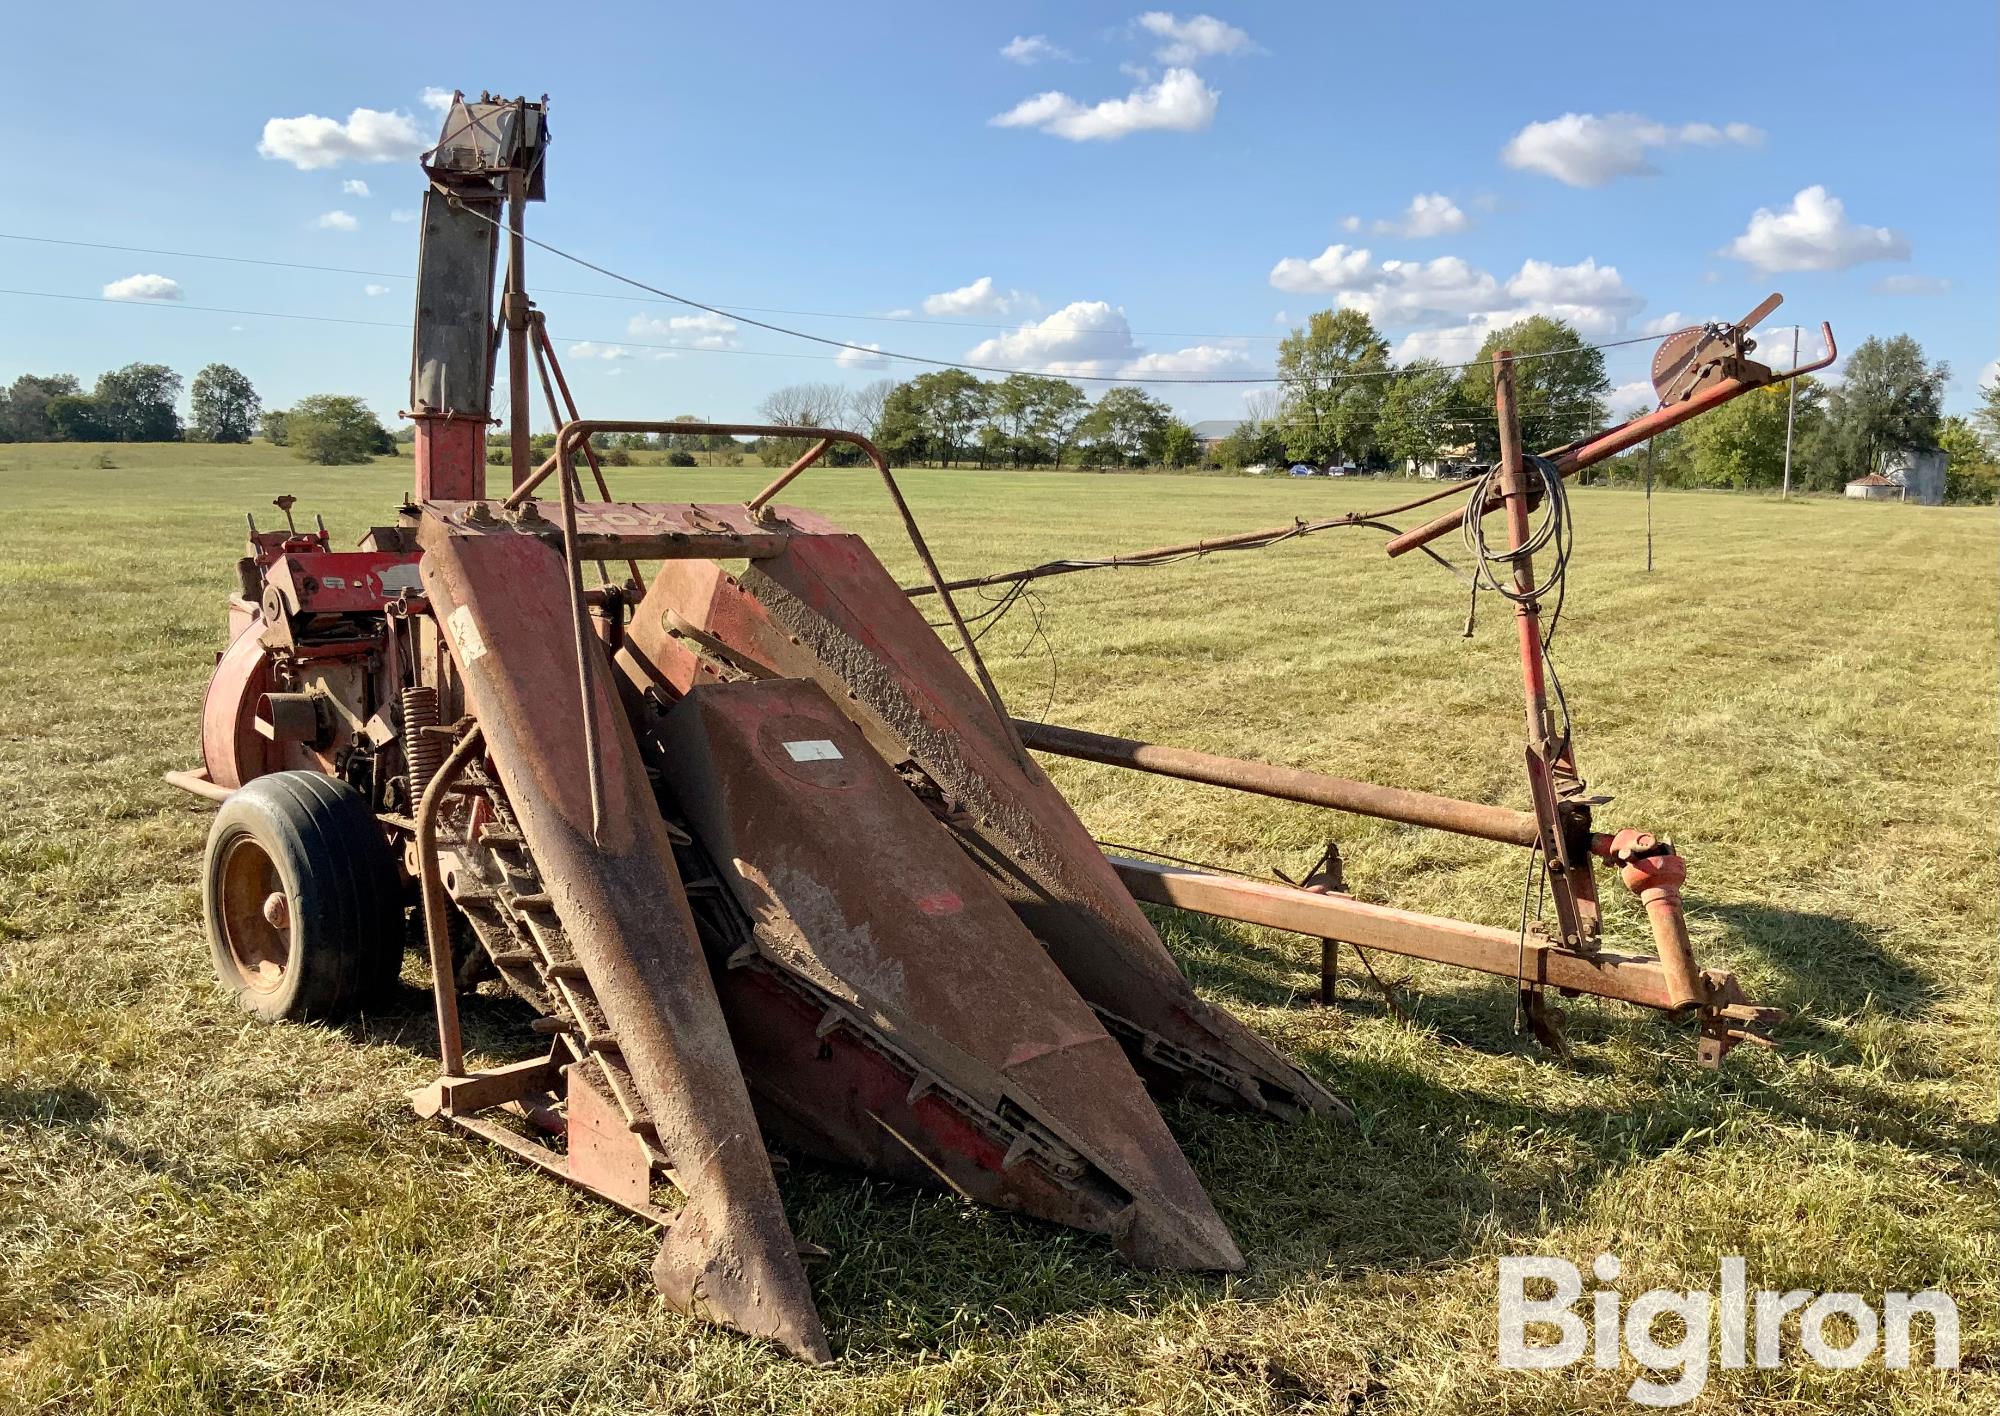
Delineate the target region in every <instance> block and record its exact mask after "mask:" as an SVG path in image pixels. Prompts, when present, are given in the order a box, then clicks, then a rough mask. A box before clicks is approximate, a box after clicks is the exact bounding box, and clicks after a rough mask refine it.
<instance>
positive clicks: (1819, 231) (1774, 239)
mask: <svg viewBox="0 0 2000 1416" xmlns="http://www.w3.org/2000/svg"><path fill="white" fill-rule="evenodd" d="M1722 254H1723V255H1725V256H1730V257H1732V258H1734V259H1736V260H1739V261H1747V262H1748V263H1749V264H1751V265H1753V266H1755V267H1756V268H1757V269H1758V270H1761V271H1765V272H1772V273H1774V272H1777V271H1786V270H1846V269H1847V268H1848V267H1849V266H1856V265H1860V264H1861V263H1862V262H1863V261H1906V260H1908V259H1909V258H1910V240H1909V238H1908V237H1907V236H1905V235H1903V233H1902V232H1900V231H1892V230H1890V229H1889V228H1888V227H1886V226H1861V225H1858V224H1856V223H1854V222H1851V221H1849V220H1848V219H1847V208H1846V206H1845V205H1843V204H1842V202H1841V200H1840V198H1838V197H1836V196H1833V195H1832V194H1831V193H1829V192H1828V191H1827V190H1826V188H1824V187H1820V186H1812V187H1807V188H1806V189H1805V190H1804V191H1802V192H1800V193H1799V194H1798V195H1797V196H1795V197H1793V198H1792V204H1791V205H1790V206H1788V207H1786V208H1785V209H1784V210H1783V211H1772V210H1771V209H1770V208H1769V207H1759V208H1757V210H1756V211H1755V212H1754V213H1752V214H1751V217H1750V225H1749V226H1748V227H1747V228H1746V229H1745V230H1744V232H1743V234H1742V235H1741V236H1738V237H1737V238H1736V239H1735V240H1734V241H1731V242H1730V243H1729V245H1728V246H1727V247H1726V248H1724V250H1723V252H1722Z"/></svg>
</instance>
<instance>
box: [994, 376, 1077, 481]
mask: <svg viewBox="0 0 2000 1416" xmlns="http://www.w3.org/2000/svg"><path fill="white" fill-rule="evenodd" d="M991 387H992V390H993V392H992V402H991V405H990V407H989V409H988V413H987V416H988V417H990V418H992V420H993V422H994V424H995V425H996V426H997V427H998V428H999V429H1000V431H1001V433H1002V435H1003V436H1004V438H1005V440H1006V443H1005V445H1006V448H1007V451H1008V454H1009V456H1010V457H1011V458H1012V459H1013V461H1014V463H1015V464H1016V465H1017V466H1018V465H1021V464H1024V463H1025V464H1031V465H1032V464H1042V463H1049V464H1053V465H1056V466H1061V465H1062V460H1063V457H1064V455H1065V454H1066V453H1067V452H1068V451H1069V449H1070V446H1071V444H1072V443H1074V442H1075V440H1076V430H1077V427H1078V425H1079V424H1081V423H1082V422H1083V420H1084V419H1085V418H1086V417H1088V416H1089V413H1090V400H1089V399H1088V398H1086V397H1085V396H1084V392H1083V390H1082V389H1080V388H1078V387H1077V386H1076V385H1075V384H1073V383H1071V382H1070V381H1069V380H1068V379H1063V378H1055V377H1051V376H1049V375H1046V374H1009V375H1008V376H1007V377H1006V378H1004V379H1002V380H1001V381H1000V382H999V383H996V384H993V385H992V386H991Z"/></svg>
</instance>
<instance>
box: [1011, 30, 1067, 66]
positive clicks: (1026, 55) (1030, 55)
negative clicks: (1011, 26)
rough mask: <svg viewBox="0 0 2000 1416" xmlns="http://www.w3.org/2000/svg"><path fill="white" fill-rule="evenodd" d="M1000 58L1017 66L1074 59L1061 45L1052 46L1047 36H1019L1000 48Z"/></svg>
mask: <svg viewBox="0 0 2000 1416" xmlns="http://www.w3.org/2000/svg"><path fill="white" fill-rule="evenodd" d="M1000 57H1001V58H1003V59H1012V60H1013V61H1014V62H1015V63H1016V64H1041V63H1045V62H1047V61H1048V60H1051V59H1073V58H1075V57H1076V56H1075V55H1073V54H1071V53H1070V52H1069V51H1068V50H1067V49H1064V48H1063V47H1062V46H1061V45H1059V44H1051V43H1050V42H1049V37H1048V36H1047V35H1045V34H1017V35H1015V36H1014V37H1013V38H1012V39H1010V40H1008V41H1007V42H1006V43H1005V44H1003V45H1001V46H1000Z"/></svg>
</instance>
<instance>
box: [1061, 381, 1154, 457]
mask: <svg viewBox="0 0 2000 1416" xmlns="http://www.w3.org/2000/svg"><path fill="white" fill-rule="evenodd" d="M1173 420H1174V415H1173V410H1171V409H1170V408H1168V407H1167V405H1166V404H1164V403H1162V402H1160V400H1159V399H1157V398H1155V397H1153V396H1152V395H1151V394H1149V393H1147V392H1146V390H1144V389H1143V388H1138V387H1136V386H1134V385H1132V384H1119V385H1117V386H1116V387H1115V388H1107V389H1106V390H1104V392H1103V393H1102V394H1100V395H1099V396H1098V399H1097V405H1096V406H1095V407H1094V408H1092V409H1091V410H1090V416H1089V417H1088V418H1086V419H1084V421H1083V425H1082V427H1081V428H1080V429H1079V436H1081V437H1083V438H1085V439H1086V440H1087V441H1089V442H1090V443H1091V445H1092V447H1093V449H1094V450H1095V451H1096V453H1097V455H1098V456H1099V457H1100V458H1102V459H1103V460H1105V461H1108V462H1115V463H1117V464H1118V465H1120V466H1125V467H1135V466H1140V465H1142V464H1145V463H1148V462H1158V461H1159V460H1160V454H1161V444H1162V443H1163V441H1164V440H1165V438H1166V434H1167V428H1168V426H1169V425H1170V424H1171V423H1172V422H1173Z"/></svg>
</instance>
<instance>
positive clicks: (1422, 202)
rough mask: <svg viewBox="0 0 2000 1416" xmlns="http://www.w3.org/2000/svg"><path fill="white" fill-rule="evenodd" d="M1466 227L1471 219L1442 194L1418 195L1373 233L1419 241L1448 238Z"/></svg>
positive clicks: (1378, 226) (1379, 222)
mask: <svg viewBox="0 0 2000 1416" xmlns="http://www.w3.org/2000/svg"><path fill="white" fill-rule="evenodd" d="M1470 225H1472V219H1471V218H1470V217H1468V216H1467V215H1466V214H1465V213H1464V212H1462V211H1460V210H1459V208H1458V203H1457V202H1454V201H1453V200H1452V199H1451V198H1450V197H1447V196H1446V195H1445V194H1444V193H1443V192H1419V193H1418V194H1417V195H1416V196H1414V197H1411V198H1410V204H1409V205H1408V206H1407V207H1405V208H1403V214H1402V215H1401V216H1399V217H1397V218H1396V219H1395V220H1393V221H1378V222H1376V223H1375V231H1376V234H1378V235H1383V236H1407V237H1409V238H1410V239H1412V240H1420V239H1422V238H1424V237H1426V236H1450V235H1453V234H1454V233H1456V232H1460V231H1463V230H1465V229H1466V228H1467V227H1468V226H1470ZM1350 229H1351V228H1350Z"/></svg>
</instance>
